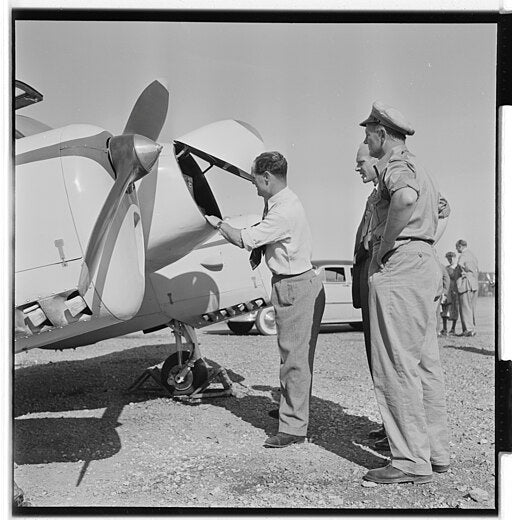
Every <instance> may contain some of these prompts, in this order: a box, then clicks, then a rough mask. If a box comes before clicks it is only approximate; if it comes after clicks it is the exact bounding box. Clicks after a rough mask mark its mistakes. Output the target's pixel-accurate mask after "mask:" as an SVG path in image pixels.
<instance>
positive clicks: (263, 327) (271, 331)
mask: <svg viewBox="0 0 512 520" xmlns="http://www.w3.org/2000/svg"><path fill="white" fill-rule="evenodd" d="M255 323H256V328H257V329H258V332H259V333H260V334H263V335H264V336H273V335H275V334H277V327H276V312H275V310H274V307H265V308H264V309H261V310H260V311H258V314H257V315H256V321H255Z"/></svg>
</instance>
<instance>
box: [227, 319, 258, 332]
mask: <svg viewBox="0 0 512 520" xmlns="http://www.w3.org/2000/svg"><path fill="white" fill-rule="evenodd" d="M253 325H254V321H228V328H229V330H230V331H231V332H234V333H235V334H247V333H248V332H249V331H250V330H251V329H252V326H253Z"/></svg>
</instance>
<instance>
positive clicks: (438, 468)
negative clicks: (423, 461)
mask: <svg viewBox="0 0 512 520" xmlns="http://www.w3.org/2000/svg"><path fill="white" fill-rule="evenodd" d="M449 469H450V465H449V464H446V465H442V464H432V471H433V472H434V473H446V472H447V471H448V470H449Z"/></svg>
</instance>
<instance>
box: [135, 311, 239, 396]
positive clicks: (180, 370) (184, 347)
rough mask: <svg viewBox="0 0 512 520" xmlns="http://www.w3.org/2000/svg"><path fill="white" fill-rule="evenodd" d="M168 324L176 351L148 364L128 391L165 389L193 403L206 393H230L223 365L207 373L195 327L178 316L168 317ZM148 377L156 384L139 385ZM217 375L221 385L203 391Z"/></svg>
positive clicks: (212, 394) (217, 394)
mask: <svg viewBox="0 0 512 520" xmlns="http://www.w3.org/2000/svg"><path fill="white" fill-rule="evenodd" d="M168 325H169V327H170V328H171V329H172V332H173V334H174V337H175V339H176V352H174V353H173V354H171V355H170V356H169V357H168V358H167V359H166V360H165V361H164V362H163V364H162V363H160V364H159V365H155V366H152V367H149V368H147V369H146V370H145V371H144V372H143V374H142V375H141V376H140V377H139V378H138V379H137V380H136V381H135V382H134V383H133V384H132V385H131V386H130V387H129V388H128V390H127V391H128V392H135V391H139V390H149V391H155V390H156V391H161V390H162V389H165V390H166V391H167V392H168V393H169V394H170V395H171V396H173V397H176V398H178V399H180V400H182V401H188V402H194V403H195V402H199V401H200V400H201V398H202V397H206V396H207V395H208V397H221V396H226V395H232V392H231V386H232V383H231V381H230V379H229V377H228V375H227V373H226V370H225V369H224V368H219V369H217V370H216V371H213V372H211V373H209V371H208V367H207V366H206V363H205V362H204V359H203V358H202V357H201V352H200V350H199V342H198V340H197V335H196V332H195V330H194V328H193V327H191V326H190V325H187V324H185V323H183V322H180V321H178V320H171V321H170V322H169V323H168ZM149 379H152V380H153V382H154V383H156V384H157V385H158V386H157V387H155V386H154V385H153V387H152V388H147V387H145V388H142V385H143V384H144V383H145V382H146V381H147V380H149ZM216 379H217V380H219V381H220V382H221V383H222V386H223V389H222V390H220V391H215V390H213V389H210V391H209V392H206V388H207V387H208V386H209V385H210V383H212V382H213V381H214V380H216ZM189 397H190V398H189Z"/></svg>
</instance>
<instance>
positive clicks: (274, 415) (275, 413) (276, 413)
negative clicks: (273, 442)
mask: <svg viewBox="0 0 512 520" xmlns="http://www.w3.org/2000/svg"><path fill="white" fill-rule="evenodd" d="M268 414H269V415H270V417H272V419H279V408H276V409H275V410H270V412H268Z"/></svg>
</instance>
